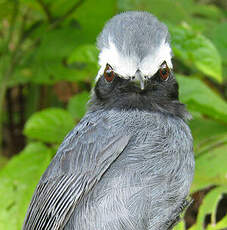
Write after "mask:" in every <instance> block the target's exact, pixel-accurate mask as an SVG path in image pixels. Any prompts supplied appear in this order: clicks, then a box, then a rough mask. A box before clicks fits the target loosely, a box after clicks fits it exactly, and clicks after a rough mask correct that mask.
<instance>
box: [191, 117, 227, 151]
mask: <svg viewBox="0 0 227 230" xmlns="http://www.w3.org/2000/svg"><path fill="white" fill-rule="evenodd" d="M189 124H190V128H191V130H192V135H193V138H194V151H195V153H196V154H200V153H201V152H204V151H209V150H210V149H213V148H215V147H216V146H220V144H224V143H227V124H222V123H219V122H216V121H214V120H209V119H204V118H197V119H193V120H191V121H190V123H189ZM211 130H212V132H211Z"/></svg>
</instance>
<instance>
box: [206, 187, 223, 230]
mask: <svg viewBox="0 0 227 230" xmlns="http://www.w3.org/2000/svg"><path fill="white" fill-rule="evenodd" d="M226 192H227V191H226ZM226 226H227V215H226V216H225V217H223V218H222V219H221V220H220V221H219V222H218V223H217V224H212V225H208V227H207V230H225V229H226Z"/></svg>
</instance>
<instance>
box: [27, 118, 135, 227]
mask: <svg viewBox="0 0 227 230" xmlns="http://www.w3.org/2000/svg"><path fill="white" fill-rule="evenodd" d="M99 123H100V122H99ZM102 124H103V125H100V124H88V123H87V124H86V126H85V127H82V129H80V130H79V131H78V130H77V129H75V130H74V131H72V132H71V133H70V134H69V135H68V136H67V137H66V139H65V141H64V142H63V144H62V145H61V146H60V148H59V151H58V153H57V154H56V157H55V158H54V159H53V161H52V162H51V164H50V166H49V167H48V169H47V171H46V172H45V174H44V175H43V178H42V179H41V181H40V183H39V184H38V186H37V188H36V191H35V193H34V195H33V198H32V201H31V203H30V206H29V209H28V211H27V215H26V218H25V222H24V225H23V230H47V229H48V230H50V229H52V230H60V229H63V227H64V225H65V224H66V222H67V221H68V219H69V217H70V216H71V214H72V212H73V210H74V209H75V207H76V206H77V205H78V203H79V202H80V200H81V199H82V198H83V197H84V196H86V194H88V193H89V191H91V189H92V188H93V187H94V186H95V185H96V184H97V182H98V181H99V180H100V178H101V177H102V175H103V174H104V173H105V171H106V170H107V169H108V168H109V167H110V165H111V164H112V162H113V161H114V160H116V158H117V157H118V156H119V155H120V154H121V152H122V151H123V150H124V148H125V147H126V146H127V144H128V142H129V139H130V137H129V136H120V135H118V136H114V135H112V134H111V131H110V130H107V129H108V127H106V125H105V124H104V122H102ZM53 175H54V176H53Z"/></svg>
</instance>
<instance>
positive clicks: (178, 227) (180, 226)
mask: <svg viewBox="0 0 227 230" xmlns="http://www.w3.org/2000/svg"><path fill="white" fill-rule="evenodd" d="M173 230H185V223H184V221H183V220H182V221H180V222H179V223H178V224H177V225H176V226H175V227H174V228H173Z"/></svg>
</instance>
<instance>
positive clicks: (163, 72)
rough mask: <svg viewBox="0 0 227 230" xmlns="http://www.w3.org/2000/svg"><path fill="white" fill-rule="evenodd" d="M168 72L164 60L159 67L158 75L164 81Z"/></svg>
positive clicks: (167, 76)
mask: <svg viewBox="0 0 227 230" xmlns="http://www.w3.org/2000/svg"><path fill="white" fill-rule="evenodd" d="M169 74H170V70H169V67H168V66H167V64H166V62H164V63H163V64H162V66H161V68H160V69H159V75H160V77H161V78H162V79H163V80H164V81H166V80H168V78H169Z"/></svg>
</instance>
